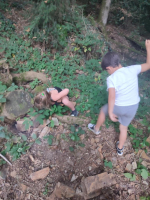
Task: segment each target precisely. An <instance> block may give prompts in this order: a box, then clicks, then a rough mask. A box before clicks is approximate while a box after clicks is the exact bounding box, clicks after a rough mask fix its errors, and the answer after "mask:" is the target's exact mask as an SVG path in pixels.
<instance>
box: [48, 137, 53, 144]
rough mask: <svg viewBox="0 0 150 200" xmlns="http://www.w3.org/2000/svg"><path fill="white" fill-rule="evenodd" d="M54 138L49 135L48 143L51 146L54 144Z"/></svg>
mask: <svg viewBox="0 0 150 200" xmlns="http://www.w3.org/2000/svg"><path fill="white" fill-rule="evenodd" d="M52 138H53V135H49V136H48V140H47V142H48V144H49V145H52V143H53V140H52Z"/></svg>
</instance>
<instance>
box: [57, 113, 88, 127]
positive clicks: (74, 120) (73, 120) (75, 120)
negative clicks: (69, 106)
mask: <svg viewBox="0 0 150 200" xmlns="http://www.w3.org/2000/svg"><path fill="white" fill-rule="evenodd" d="M54 117H56V118H57V119H58V120H59V121H60V122H62V123H66V124H73V125H74V124H78V125H82V126H87V124H88V123H90V119H89V118H86V117H83V116H82V117H80V116H78V117H72V116H70V115H63V116H59V115H56V114H54Z"/></svg>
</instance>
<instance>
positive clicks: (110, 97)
mask: <svg viewBox="0 0 150 200" xmlns="http://www.w3.org/2000/svg"><path fill="white" fill-rule="evenodd" d="M114 105H115V88H109V89H108V114H109V117H110V119H111V120H112V121H113V122H117V121H118V119H117V116H116V115H115V114H113V110H114Z"/></svg>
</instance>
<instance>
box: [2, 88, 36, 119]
mask: <svg viewBox="0 0 150 200" xmlns="http://www.w3.org/2000/svg"><path fill="white" fill-rule="evenodd" d="M31 107H33V100H32V99H31V97H30V95H29V93H28V92H25V91H23V90H15V91H13V92H9V93H8V94H7V95H6V103H5V104H4V106H3V107H2V113H1V115H2V116H4V117H6V118H8V119H10V120H16V119H17V118H18V117H20V116H22V115H25V114H26V113H27V112H28V110H29V109H30V108H31Z"/></svg>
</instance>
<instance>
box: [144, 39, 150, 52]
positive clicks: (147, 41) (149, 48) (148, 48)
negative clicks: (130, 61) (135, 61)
mask: <svg viewBox="0 0 150 200" xmlns="http://www.w3.org/2000/svg"><path fill="white" fill-rule="evenodd" d="M145 46H146V49H147V51H148V50H149V51H150V40H146V41H145Z"/></svg>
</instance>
